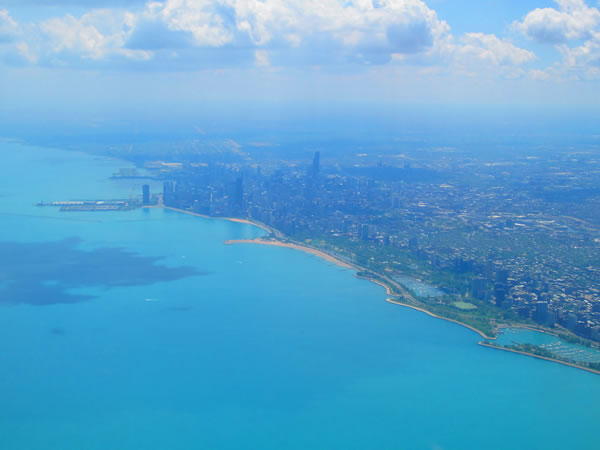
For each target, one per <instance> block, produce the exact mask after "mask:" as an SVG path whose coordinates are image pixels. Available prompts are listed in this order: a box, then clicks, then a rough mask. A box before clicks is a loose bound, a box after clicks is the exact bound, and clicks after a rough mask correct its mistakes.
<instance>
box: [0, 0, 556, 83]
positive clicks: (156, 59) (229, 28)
mask: <svg viewBox="0 0 600 450" xmlns="http://www.w3.org/2000/svg"><path fill="white" fill-rule="evenodd" d="M562 1H566V0H562ZM3 17H7V18H8V19H10V16H8V13H6V14H5V15H2V12H1V11H0V32H1V30H2V23H4V22H6V23H10V24H11V25H10V27H12V28H15V27H16V29H19V28H21V29H24V28H27V29H28V32H27V33H21V34H22V35H23V36H25V35H27V38H24V37H22V38H19V42H20V43H19V47H18V48H17V47H16V44H15V46H14V47H15V52H16V53H18V54H19V55H20V57H21V60H22V61H28V62H29V63H33V62H36V63H38V64H45V65H62V66H68V65H73V66H77V65H80V66H85V65H86V64H88V65H90V64H91V65H93V66H94V67H100V66H101V65H102V64H106V65H110V64H113V63H115V61H116V62H117V63H118V64H120V65H123V64H125V65H127V64H129V65H130V66H131V65H132V64H133V65H134V66H136V67H137V66H139V67H145V68H153V69H157V70H172V69H175V70H200V69H204V68H210V67H213V68H214V67H233V66H241V65H245V66H248V67H250V66H270V67H277V66H297V67H305V68H309V67H322V68H326V67H329V68H332V69H334V70H338V69H339V68H346V67H349V66H353V69H352V70H356V69H357V68H360V67H361V66H363V65H383V64H394V65H405V66H411V65H413V66H418V70H421V69H423V68H424V67H439V66H441V65H445V66H447V67H459V68H460V71H461V72H466V71H468V72H470V73H477V71H479V70H487V69H488V68H489V67H497V66H502V68H503V70H504V69H505V68H507V67H508V66H511V65H514V66H520V65H523V64H526V63H528V62H530V61H532V60H533V59H535V55H534V54H533V53H532V52H530V51H528V50H525V49H521V48H518V47H516V46H515V45H514V44H512V43H510V42H508V41H506V40H503V39H500V38H498V37H497V36H495V35H491V34H483V33H467V34H465V35H463V36H462V37H460V38H455V37H454V36H452V34H451V32H450V26H449V25H448V24H447V23H446V22H444V21H443V20H440V19H439V18H438V16H437V13H436V12H435V11H434V10H433V9H431V8H429V7H428V6H427V5H426V4H425V2H424V1H422V0H353V1H347V0H303V1H302V2H298V1H295V0H165V1H163V2H157V1H151V2H148V3H146V4H145V6H144V7H142V8H139V9H137V10H135V11H134V12H127V11H124V10H122V9H96V10H91V11H90V12H88V13H87V14H84V15H83V16H81V17H79V18H78V17H75V16H72V15H66V16H64V17H60V18H53V19H50V20H45V21H42V22H41V23H37V24H27V25H19V24H17V23H15V22H14V21H12V19H10V20H11V21H12V22H10V21H9V20H7V19H3ZM3 20H4V22H3ZM505 72H506V73H508V69H507V70H506V71H505Z"/></svg>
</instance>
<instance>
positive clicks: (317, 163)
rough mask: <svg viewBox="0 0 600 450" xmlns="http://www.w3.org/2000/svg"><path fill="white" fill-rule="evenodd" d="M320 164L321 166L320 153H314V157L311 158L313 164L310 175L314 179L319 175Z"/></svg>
mask: <svg viewBox="0 0 600 450" xmlns="http://www.w3.org/2000/svg"><path fill="white" fill-rule="evenodd" d="M320 164H321V152H315V156H314V158H313V163H312V174H313V176H315V177H316V176H317V175H319V169H320V167H319V166H320Z"/></svg>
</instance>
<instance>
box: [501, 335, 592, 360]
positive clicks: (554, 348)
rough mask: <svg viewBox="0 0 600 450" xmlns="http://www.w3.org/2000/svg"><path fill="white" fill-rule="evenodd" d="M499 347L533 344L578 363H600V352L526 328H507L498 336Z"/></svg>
mask: <svg viewBox="0 0 600 450" xmlns="http://www.w3.org/2000/svg"><path fill="white" fill-rule="evenodd" d="M494 343H495V344H497V345H513V344H533V345H539V346H540V347H543V348H545V349H547V350H550V351H551V352H552V353H554V354H556V355H558V356H562V357H563V358H569V359H571V360H573V361H577V362H600V350H598V349H596V348H590V347H585V346H583V345H578V344H571V343H569V342H565V341H563V340H562V339H560V338H558V337H556V336H552V335H550V334H546V333H540V332H539V331H534V330H528V329H526V328H505V329H504V330H502V333H501V334H499V335H498V337H497V338H496V341H495V342H494Z"/></svg>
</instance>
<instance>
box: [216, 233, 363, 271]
mask: <svg viewBox="0 0 600 450" xmlns="http://www.w3.org/2000/svg"><path fill="white" fill-rule="evenodd" d="M225 244H226V245H232V244H260V245H272V246H274V247H287V248H293V249H295V250H300V251H302V252H305V253H310V254H311V255H315V256H318V257H319V258H322V259H324V260H326V261H329V262H331V263H334V264H336V265H338V266H340V267H345V268H347V269H355V267H353V266H351V265H350V264H348V263H345V262H344V261H341V260H339V259H337V258H335V257H333V256H331V255H329V254H327V253H325V252H322V251H320V250H316V249H314V248H310V247H305V246H303V245H299V244H291V243H289V242H281V241H274V240H267V239H262V238H258V239H239V240H231V241H225Z"/></svg>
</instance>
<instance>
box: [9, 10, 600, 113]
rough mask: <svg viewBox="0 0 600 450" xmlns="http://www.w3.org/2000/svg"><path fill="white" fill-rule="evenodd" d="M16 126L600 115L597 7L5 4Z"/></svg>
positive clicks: (599, 17)
mask: <svg viewBox="0 0 600 450" xmlns="http://www.w3.org/2000/svg"><path fill="white" fill-rule="evenodd" d="M0 65H1V66H2V68H1V70H0V83H1V84H2V86H3V88H2V96H3V102H2V105H1V106H0V117H1V118H2V120H3V121H4V122H18V121H27V120H31V118H32V117H33V118H37V119H40V120H43V119H44V117H51V118H56V117H62V116H65V117H72V116H77V117H81V116H85V117H89V118H93V119H94V120H97V121H101V120H107V119H109V118H114V117H115V116H119V115H127V114H131V113H135V114H139V115H141V116H156V117H168V116H169V115H170V114H177V113H178V112H179V114H181V111H185V112H186V114H187V113H189V114H194V111H196V110H198V109H202V108H205V107H206V105H212V106H213V107H214V106H215V105H244V104H253V103H262V104H271V103H294V102H300V103H303V104H305V105H311V104H317V105H330V106H331V105H339V104H347V103H350V104H357V105H369V104H380V103H386V104H396V105H397V104H410V105H442V106H443V105H480V106H481V105H483V106H497V105H504V106H506V105H513V106H518V107H529V108H536V107H539V105H546V106H544V107H543V108H541V110H544V111H548V110H556V111H560V110H562V109H565V108H567V109H577V108H584V109H586V108H587V109H588V110H589V109H592V110H593V109H594V107H595V105H596V104H597V100H598V98H599V96H598V94H599V88H598V86H599V84H598V81H599V79H600V10H599V5H598V2H597V1H593V0H587V1H584V0H556V1H549V0H537V1H533V0H526V1H523V2H513V1H508V0H486V1H482V2H470V1H466V0H428V1H421V0H355V1H339V0H327V1H321V0H318V1H317V0H308V1H302V2H297V1H291V0H265V1H258V0H244V1H241V0H218V1H192V0H166V1H163V2H156V1H138V0H131V1H125V0H88V1H80V2H76V1H70V0H59V1H55V2H52V5H47V4H46V3H45V2H42V1H40V0H19V1H16V0H4V1H2V2H0Z"/></svg>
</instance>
